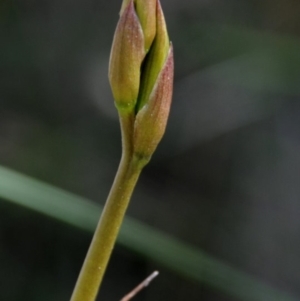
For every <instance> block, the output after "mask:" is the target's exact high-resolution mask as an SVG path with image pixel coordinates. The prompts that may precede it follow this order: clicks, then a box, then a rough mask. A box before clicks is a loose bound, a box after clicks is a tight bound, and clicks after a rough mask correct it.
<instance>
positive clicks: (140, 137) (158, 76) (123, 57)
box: [109, 0, 174, 162]
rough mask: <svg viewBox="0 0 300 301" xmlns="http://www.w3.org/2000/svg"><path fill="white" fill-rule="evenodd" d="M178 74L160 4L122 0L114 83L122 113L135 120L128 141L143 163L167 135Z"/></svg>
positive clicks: (150, 0)
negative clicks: (174, 85)
mask: <svg viewBox="0 0 300 301" xmlns="http://www.w3.org/2000/svg"><path fill="white" fill-rule="evenodd" d="M148 49H149V51H148ZM173 73H174V63H173V47H172V45H171V44H170V41H169V37H168V32H167V28H166V23H165V19H164V15H163V11H162V8H161V5H160V2H159V0H123V3H122V8H121V12H120V20H119V23H118V26H117V29H116V33H115V37H114V42H113V47H112V52H111V58H110V66H109V79H110V83H111V87H112V91H113V95H114V98H115V103H116V106H117V109H118V110H119V113H120V114H123V113H124V112H126V113H127V112H129V113H130V116H131V117H130V118H131V120H133V121H134V123H132V122H131V123H129V124H130V125H128V126H131V127H132V124H133V128H130V129H128V130H127V131H126V133H129V135H130V137H127V139H128V141H129V143H130V145H131V147H132V150H133V152H134V155H135V156H136V157H137V158H140V159H142V160H143V161H144V162H147V161H148V160H149V159H150V157H151V155H152V154H153V152H154V150H155V149H156V147H157V145H158V143H159V141H160V140H161V138H162V136H163V134H164V132H165V128H166V123H167V119H168V115H169V110H170V104H171V99H172V90H173ZM124 116H125V115H124ZM132 117H133V118H132Z"/></svg>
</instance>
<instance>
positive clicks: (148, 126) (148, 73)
mask: <svg viewBox="0 0 300 301" xmlns="http://www.w3.org/2000/svg"><path fill="white" fill-rule="evenodd" d="M173 73H174V62H173V47H172V44H171V43H170V41H169V37H168V33H167V28H166V23H165V19H164V15H163V11H162V8H161V4H160V1H159V0H123V3H122V7H121V11H120V19H119V22H118V24H117V28H116V31H115V35H114V39H113V45H112V50H111V55H110V61H109V81H110V85H111V89H112V93H113V97H114V100H115V106H116V108H117V110H118V114H119V120H120V125H121V133H122V157H121V161H120V165H119V168H118V171H117V173H116V177H115V180H114V183H113V185H112V188H111V190H110V193H109V195H108V198H107V201H106V204H105V207H104V210H103V212H102V215H101V217H100V220H99V223H98V225H97V228H96V230H95V233H94V236H93V239H92V242H91V245H90V248H89V250H88V253H87V255H86V258H85V261H84V264H83V266H82V269H81V272H80V274H79V277H78V280H77V283H76V286H75V289H74V291H73V294H72V297H71V301H94V300H95V299H96V297H97V293H98V291H99V288H100V285H101V282H102V279H103V276H104V273H105V270H106V267H107V264H108V261H109V258H110V256H111V253H112V250H113V247H114V245H115V241H116V239H117V236H118V233H119V229H120V227H121V225H122V221H123V218H124V215H125V212H126V209H127V207H128V204H129V201H130V198H131V195H132V193H133V190H134V187H135V185H136V183H137V181H138V178H139V175H140V173H141V171H142V169H143V167H144V166H145V165H146V164H147V163H148V162H149V161H150V159H151V156H152V154H153V153H154V151H155V149H156V147H157V145H158V144H159V142H160V140H161V139H162V137H163V135H164V132H165V128H166V123H167V119H168V115H169V111H170V105H171V100H172V90H173Z"/></svg>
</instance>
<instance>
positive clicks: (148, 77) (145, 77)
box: [137, 1, 170, 111]
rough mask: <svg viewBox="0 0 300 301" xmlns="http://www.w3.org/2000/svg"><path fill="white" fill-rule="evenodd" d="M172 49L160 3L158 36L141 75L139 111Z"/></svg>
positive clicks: (157, 24) (157, 20) (157, 15)
mask: <svg viewBox="0 0 300 301" xmlns="http://www.w3.org/2000/svg"><path fill="white" fill-rule="evenodd" d="M169 48H170V41H169V36H168V32H167V27H166V22H165V18H164V14H163V11H162V8H161V5H160V3H159V1H158V2H157V8H156V36H155V40H154V42H153V45H152V47H151V49H150V51H149V54H148V56H147V58H146V62H145V65H144V68H143V73H142V74H141V77H142V78H141V86H140V93H139V98H138V103H137V111H138V110H140V109H141V108H142V107H143V106H144V105H145V103H147V101H148V99H149V97H150V93H151V92H152V90H153V88H154V86H155V84H156V81H157V78H158V75H159V73H160V72H161V70H162V67H163V65H164V63H165V61H166V58H167V55H168V52H169Z"/></svg>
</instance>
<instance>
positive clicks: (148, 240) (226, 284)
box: [0, 166, 297, 301]
mask: <svg viewBox="0 0 300 301" xmlns="http://www.w3.org/2000/svg"><path fill="white" fill-rule="evenodd" d="M0 197H1V198H3V199H5V200H7V201H11V202H13V203H16V204H18V205H22V206H25V207H27V208H29V209H32V210H35V211H37V212H40V213H42V214H45V215H47V216H50V217H53V218H55V219H58V220H60V221H63V222H65V223H68V224H71V225H73V226H75V227H77V228H81V229H84V230H88V231H91V232H93V231H94V229H95V227H96V223H97V221H98V218H99V216H100V212H101V209H102V208H101V206H99V205H97V204H95V203H93V202H91V201H89V200H88V199H85V198H83V197H80V196H77V195H75V194H72V193H69V192H66V191H64V190H62V189H59V188H56V187H53V186H51V185H49V184H46V183H43V182H41V181H38V180H35V179H32V178H30V177H28V176H25V175H22V174H20V173H18V172H15V171H12V170H10V169H8V168H5V167H2V166H0ZM118 242H119V243H120V244H122V245H123V246H126V247H127V248H129V249H131V250H132V251H134V252H137V253H139V254H142V255H143V256H145V257H148V258H151V259H152V260H155V261H157V262H159V263H161V264H163V265H164V266H166V267H168V268H170V269H172V270H173V271H176V272H177V273H179V274H181V275H184V276H186V277H188V278H191V279H194V280H196V281H199V282H201V283H204V284H206V285H208V286H210V287H213V288H215V289H217V290H220V291H222V292H224V293H226V294H228V295H230V296H233V297H236V298H237V299H239V300H245V301H247V300H249V301H271V300H272V301H296V300H297V298H295V297H292V296H290V295H288V294H287V293H285V292H281V291H279V290H277V289H274V288H272V287H270V286H268V285H266V284H264V283H263V282H261V281H259V280H257V279H255V278H254V277H252V276H249V275H247V274H246V273H244V272H242V271H239V270H237V269H235V268H233V267H231V266H229V265H228V264H225V263H223V262H221V261H219V260H217V259H214V258H213V257H211V256H209V255H208V254H206V253H205V252H203V251H201V250H199V249H197V248H195V247H193V246H190V245H188V244H186V243H184V242H182V241H180V240H178V239H175V238H172V237H170V236H168V235H167V234H165V233H162V232H160V231H159V230H157V229H154V228H152V227H149V226H147V225H145V224H143V223H141V222H139V221H137V220H134V219H132V218H129V217H127V218H126V219H125V221H124V224H123V226H122V230H121V233H120V235H119V239H118Z"/></svg>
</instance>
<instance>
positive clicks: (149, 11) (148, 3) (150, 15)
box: [120, 0, 157, 52]
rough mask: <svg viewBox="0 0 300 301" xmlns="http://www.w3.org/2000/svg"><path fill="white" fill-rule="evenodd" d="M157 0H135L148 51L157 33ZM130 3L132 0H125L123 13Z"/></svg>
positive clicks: (122, 8)
mask: <svg viewBox="0 0 300 301" xmlns="http://www.w3.org/2000/svg"><path fill="white" fill-rule="evenodd" d="M156 1H157V0H134V5H135V10H136V13H137V16H138V18H139V20H140V23H141V26H142V29H143V34H144V47H145V51H146V52H148V50H149V49H150V47H151V45H152V42H153V39H154V37H155V33H156ZM129 3H130V0H123V3H122V7H121V11H120V14H122V13H123V11H124V10H125V8H126V7H127V6H128V4H129Z"/></svg>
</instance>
